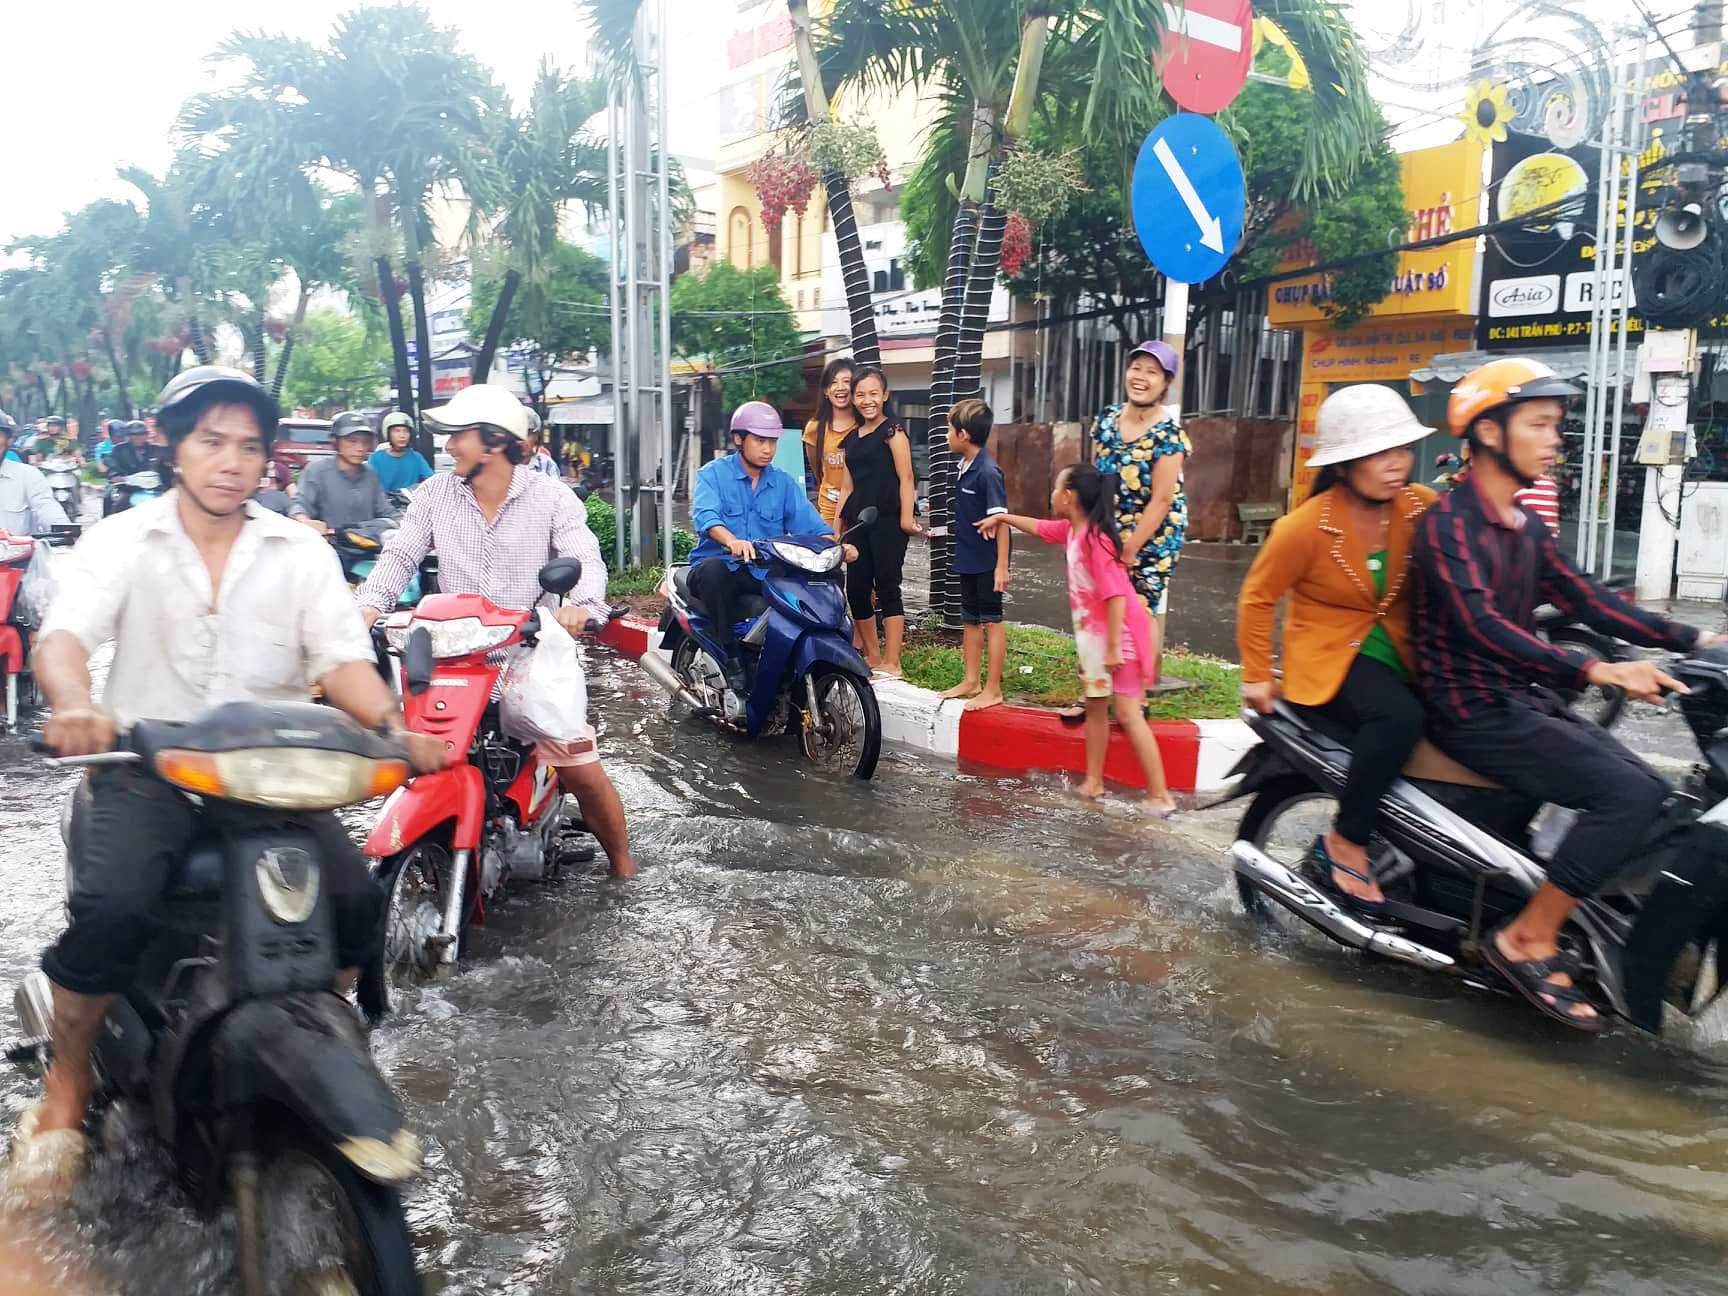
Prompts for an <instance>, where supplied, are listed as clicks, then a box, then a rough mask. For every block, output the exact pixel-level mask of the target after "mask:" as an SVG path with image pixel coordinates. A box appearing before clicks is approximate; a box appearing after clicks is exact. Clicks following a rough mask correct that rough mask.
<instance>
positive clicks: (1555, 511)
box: [1512, 477, 1560, 535]
mask: <svg viewBox="0 0 1728 1296" xmlns="http://www.w3.org/2000/svg"><path fill="white" fill-rule="evenodd" d="M1512 502H1513V503H1514V504H1516V505H1517V506H1518V507H1519V508H1521V509H1525V510H1528V511H1529V512H1531V513H1534V514H1535V515H1536V516H1537V517H1539V518H1541V519H1542V521H1543V522H1545V523H1547V524H1548V529H1549V530H1550V531H1552V532H1553V533H1554V534H1555V535H1559V534H1560V488H1559V487H1558V486H1556V485H1555V484H1554V479H1553V478H1552V477H1538V478H1537V479H1536V483H1535V485H1533V486H1526V487H1525V488H1524V489H1523V490H1521V491H1519V492H1518V493H1517V494H1516V495H1514V496H1513V497H1512Z"/></svg>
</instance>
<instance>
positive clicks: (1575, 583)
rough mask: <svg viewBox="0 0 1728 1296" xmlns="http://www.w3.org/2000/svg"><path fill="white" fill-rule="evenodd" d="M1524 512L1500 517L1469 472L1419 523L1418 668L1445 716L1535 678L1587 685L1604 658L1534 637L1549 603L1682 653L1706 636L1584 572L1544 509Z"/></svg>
mask: <svg viewBox="0 0 1728 1296" xmlns="http://www.w3.org/2000/svg"><path fill="white" fill-rule="evenodd" d="M1517 517H1518V521H1517V523H1516V524H1514V525H1508V524H1507V523H1505V522H1503V521H1501V520H1500V519H1498V518H1496V517H1495V516H1493V514H1492V513H1491V512H1490V510H1489V508H1488V507H1487V505H1485V504H1484V503H1483V501H1482V497H1481V496H1480V495H1479V494H1477V492H1476V487H1475V485H1474V483H1473V480H1472V479H1471V478H1468V477H1467V478H1465V479H1464V481H1462V482H1460V483H1459V484H1458V486H1457V487H1455V488H1454V489H1453V490H1452V491H1451V492H1450V493H1448V494H1445V495H1442V496H1441V497H1440V499H1439V500H1438V501H1437V502H1436V503H1435V504H1434V505H1433V507H1431V508H1430V509H1429V510H1428V511H1427V512H1426V513H1424V514H1423V515H1422V518H1421V520H1420V521H1419V522H1417V524H1416V539H1415V544H1414V546H1413V548H1412V551H1411V569H1412V573H1413V575H1414V576H1415V593H1416V604H1415V612H1416V617H1415V620H1416V627H1415V628H1416V674H1417V679H1418V680H1419V682H1420V683H1421V686H1422V691H1423V695H1424V696H1425V698H1426V699H1427V702H1428V706H1429V709H1430V710H1432V711H1433V712H1434V713H1435V714H1436V715H1437V716H1438V717H1439V718H1440V719H1442V720H1446V721H1454V722H1456V721H1467V720H1471V719H1474V718H1475V717H1476V716H1478V715H1480V714H1481V713H1482V711H1483V710H1484V709H1485V708H1486V707H1488V706H1491V705H1493V704H1495V703H1498V702H1501V701H1504V700H1506V699H1508V698H1511V697H1515V696H1518V695H1520V694H1527V693H1528V692H1529V689H1530V686H1531V685H1532V684H1546V685H1549V686H1551V687H1555V688H1582V687H1583V686H1584V684H1585V682H1586V681H1585V673H1586V672H1587V671H1588V670H1589V669H1590V667H1591V666H1592V665H1593V664H1594V663H1595V660H1596V659H1595V658H1594V657H1592V656H1591V655H1590V654H1589V653H1586V652H1582V651H1578V650H1575V649H1567V648H1558V647H1555V646H1554V645H1553V644H1550V643H1548V642H1547V641H1545V640H1543V639H1540V638H1538V637H1537V636H1536V634H1535V632H1534V627H1535V624H1536V609H1537V608H1538V607H1540V606H1541V605H1542V604H1544V603H1552V604H1553V605H1554V606H1555V607H1557V608H1559V609H1560V610H1561V611H1563V612H1565V613H1566V614H1567V615H1568V616H1571V617H1573V618H1575V619H1576V620H1579V621H1582V622H1584V623H1586V624H1587V625H1591V626H1594V627H1595V628H1596V629H1598V630H1600V631H1602V632H1603V633H1604V634H1610V635H1613V636H1615V637H1616V638H1620V639H1627V640H1630V641H1631V642H1633V643H1638V644H1645V645H1648V646H1650V647H1656V648H1673V649H1675V650H1677V651H1681V652H1684V651H1688V650H1690V649H1691V648H1692V646H1693V645H1694V644H1696V643H1697V642H1698V631H1697V630H1696V629H1694V628H1693V627H1691V626H1689V625H1683V624H1681V623H1680V622H1678V621H1670V620H1668V618H1666V617H1661V616H1657V615H1656V614H1655V613H1653V612H1646V611H1645V610H1644V609H1642V608H1640V607H1638V606H1637V605H1636V604H1634V603H1631V602H1628V601H1627V600H1626V599H1623V598H1621V597H1620V596H1619V595H1618V594H1615V593H1613V592H1612V591H1610V590H1607V589H1604V588H1603V587H1602V586H1601V585H1599V584H1597V583H1596V582H1595V581H1593V580H1591V579H1590V578H1589V577H1587V576H1583V575H1580V574H1579V572H1578V569H1577V568H1576V567H1574V566H1573V565H1572V564H1571V563H1569V562H1567V561H1566V559H1565V557H1564V556H1563V555H1562V554H1561V553H1560V546H1559V544H1558V543H1557V542H1556V541H1555V539H1554V533H1553V532H1551V531H1550V530H1549V529H1548V528H1547V527H1546V526H1544V525H1543V524H1542V522H1541V520H1540V519H1539V518H1537V517H1536V516H1534V515H1533V514H1531V513H1528V512H1520V513H1519V514H1518V515H1517Z"/></svg>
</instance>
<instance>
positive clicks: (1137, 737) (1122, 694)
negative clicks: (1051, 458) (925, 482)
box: [978, 463, 1176, 819]
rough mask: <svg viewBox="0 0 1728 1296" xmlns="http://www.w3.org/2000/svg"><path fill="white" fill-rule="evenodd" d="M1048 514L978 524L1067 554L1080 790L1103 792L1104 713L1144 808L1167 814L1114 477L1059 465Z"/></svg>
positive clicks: (1148, 647)
mask: <svg viewBox="0 0 1728 1296" xmlns="http://www.w3.org/2000/svg"><path fill="white" fill-rule="evenodd" d="M1050 511H1051V512H1052V513H1054V514H1055V515H1056V516H1055V517H1054V518H1053V519H1051V520H1048V521H1043V520H1040V519H1038V518H1027V517H1018V516H1016V515H1015V514H1012V513H999V514H997V515H996V516H995V517H987V518H985V519H984V520H983V521H982V522H979V523H978V531H979V533H980V534H982V535H985V536H993V535H995V534H996V532H997V531H998V530H999V529H1000V528H1002V527H1004V526H1010V527H1013V528H1014V529H1015V530H1016V531H1024V532H1025V533H1026V534H1027V535H1033V536H1037V537H1038V538H1039V539H1040V540H1042V541H1044V542H1045V543H1046V544H1059V545H1062V546H1063V547H1064V548H1065V549H1066V551H1067V554H1068V607H1069V610H1070V612H1071V613H1072V615H1073V618H1074V648H1075V652H1076V653H1077V655H1078V656H1079V658H1080V682H1081V691H1082V693H1083V694H1084V695H1085V698H1086V781H1085V782H1084V783H1083V784H1081V785H1080V795H1081V796H1083V797H1086V798H1087V799H1089V800H1096V799H1097V798H1098V797H1101V796H1103V795H1104V757H1105V755H1106V753H1107V752H1108V750H1109V746H1110V713H1111V710H1112V708H1114V710H1115V714H1116V723H1117V724H1119V725H1121V726H1122V730H1123V732H1124V733H1126V734H1127V735H1128V741H1129V742H1130V743H1131V744H1132V745H1133V747H1134V755H1135V756H1137V757H1138V758H1139V760H1140V768H1141V770H1142V771H1143V772H1144V773H1145V775H1146V802H1145V804H1146V811H1147V813H1148V814H1150V815H1151V816H1152V817H1154V818H1156V819H1168V818H1169V817H1170V815H1171V814H1173V813H1174V812H1175V810H1176V802H1175V801H1174V800H1173V799H1172V798H1171V796H1170V789H1169V787H1168V785H1166V783H1165V782H1164V760H1163V757H1162V756H1161V755H1160V754H1159V752H1158V740H1157V739H1156V738H1155V737H1153V735H1152V727H1151V726H1150V725H1149V724H1147V723H1146V673H1147V672H1148V671H1150V670H1151V669H1152V664H1153V656H1152V625H1151V618H1150V617H1149V616H1148V615H1147V613H1146V605H1145V604H1144V603H1142V602H1141V601H1140V599H1139V598H1138V597H1137V596H1136V595H1135V593H1134V586H1133V585H1132V583H1130V581H1129V579H1128V572H1127V570H1126V569H1125V568H1124V567H1123V566H1122V538H1121V537H1120V536H1119V535H1118V534H1117V533H1116V481H1115V478H1114V477H1109V476H1106V475H1105V474H1103V473H1101V472H1099V471H1098V470H1097V469H1096V468H1094V467H1093V466H1092V465H1091V464H1088V463H1079V464H1075V465H1073V466H1072V467H1069V468H1064V469H1063V470H1062V471H1061V472H1060V473H1058V474H1057V476H1056V485H1055V486H1054V487H1053V488H1052V489H1051V491H1050Z"/></svg>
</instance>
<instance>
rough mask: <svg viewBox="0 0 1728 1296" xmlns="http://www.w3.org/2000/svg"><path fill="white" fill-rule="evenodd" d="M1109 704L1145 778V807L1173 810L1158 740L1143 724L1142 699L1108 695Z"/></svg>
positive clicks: (1137, 696) (1124, 694) (1161, 810)
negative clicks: (1109, 697) (1132, 748)
mask: <svg viewBox="0 0 1728 1296" xmlns="http://www.w3.org/2000/svg"><path fill="white" fill-rule="evenodd" d="M1110 703H1111V705H1112V706H1113V707H1114V708H1115V711H1116V723H1117V724H1119V725H1121V726H1122V732H1123V733H1125V734H1127V735H1128V741H1129V742H1130V743H1132V744H1133V747H1134V755H1135V756H1136V757H1137V758H1138V759H1139V761H1140V769H1141V771H1142V772H1143V773H1144V774H1145V775H1146V805H1147V808H1148V809H1150V810H1156V811H1158V812H1160V813H1164V812H1166V811H1170V810H1174V809H1175V808H1176V802H1175V800H1174V799H1173V798H1172V797H1171V796H1170V788H1169V786H1168V785H1167V784H1166V783H1165V782H1164V756H1163V753H1161V752H1160V751H1159V750H1158V739H1157V738H1156V737H1154V736H1153V733H1152V726H1151V725H1149V724H1147V723H1146V710H1145V707H1146V699H1145V698H1144V697H1143V696H1140V695H1131V694H1127V693H1116V694H1113V695H1112V696H1111V699H1110Z"/></svg>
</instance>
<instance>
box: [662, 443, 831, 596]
mask: <svg viewBox="0 0 1728 1296" xmlns="http://www.w3.org/2000/svg"><path fill="white" fill-rule="evenodd" d="M691 519H692V521H694V522H695V524H696V534H697V535H699V536H700V537H701V540H700V542H699V543H698V544H697V545H696V548H695V549H694V550H693V551H692V552H691V554H690V565H691V566H692V567H694V566H695V565H696V564H697V563H699V562H705V561H706V560H707V559H709V558H724V559H725V560H726V565H727V566H728V567H730V568H732V569H733V570H734V571H736V570H737V568H738V565H739V563H740V562H741V561H742V560H741V559H738V558H734V557H732V556H731V555H730V554H728V553H727V552H726V547H725V546H724V545H722V544H721V543H720V542H719V541H718V540H715V539H714V538H713V537H711V536H710V535H709V534H708V533H709V532H710V531H711V530H713V529H714V528H715V527H717V526H723V527H725V528H726V529H727V530H728V531H730V532H731V533H732V534H733V535H735V536H736V537H738V539H740V540H750V541H756V540H778V539H779V538H780V537H781V536H786V535H828V534H830V533H831V532H832V530H833V528H831V527H830V526H829V525H828V524H827V523H826V522H824V521H823V520H822V515H821V514H820V513H818V512H817V511H816V506H815V505H814V504H812V503H811V502H810V501H809V499H808V498H806V497H805V494H804V491H803V489H802V488H801V487H800V486H799V484H798V481H797V479H796V478H794V477H793V476H792V474H791V473H788V472H784V471H782V470H781V469H779V468H776V467H774V465H773V464H769V465H768V467H766V468H764V469H763V470H762V476H761V479H760V480H758V481H757V482H756V485H755V488H754V489H752V488H751V484H750V474H749V472H748V471H746V470H745V467H744V461H743V459H741V458H740V457H739V456H738V455H737V454H736V453H733V454H729V455H727V456H726V457H725V458H723V459H716V460H714V461H713V462H712V463H707V464H703V465H702V471H701V472H699V473H697V474H696V507H695V508H694V509H692V510H691ZM751 570H752V571H754V572H755V573H756V574H757V576H760V575H761V574H762V572H763V571H764V570H765V568H764V567H763V566H762V565H760V564H758V565H756V566H753V567H752V568H751Z"/></svg>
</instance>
